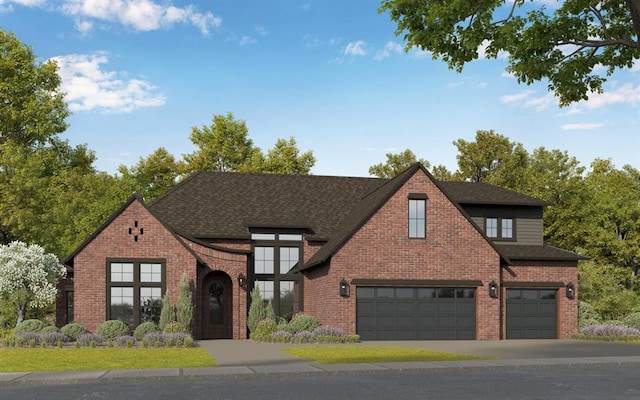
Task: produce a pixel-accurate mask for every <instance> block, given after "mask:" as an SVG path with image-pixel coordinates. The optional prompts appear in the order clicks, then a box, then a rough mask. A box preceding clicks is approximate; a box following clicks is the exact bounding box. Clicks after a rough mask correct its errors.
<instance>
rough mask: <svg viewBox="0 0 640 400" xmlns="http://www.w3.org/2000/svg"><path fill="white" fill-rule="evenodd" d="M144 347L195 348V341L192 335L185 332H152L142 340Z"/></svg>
mask: <svg viewBox="0 0 640 400" xmlns="http://www.w3.org/2000/svg"><path fill="white" fill-rule="evenodd" d="M142 345H143V346H144V347H165V346H166V347H172V346H175V347H193V346H194V341H193V338H192V337H191V335H189V334H186V333H184V332H174V333H165V332H151V333H147V334H146V335H144V337H143V338H142Z"/></svg>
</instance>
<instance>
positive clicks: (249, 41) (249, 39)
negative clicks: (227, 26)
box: [240, 36, 257, 46]
mask: <svg viewBox="0 0 640 400" xmlns="http://www.w3.org/2000/svg"><path fill="white" fill-rule="evenodd" d="M256 42H257V41H256V40H255V39H254V38H252V37H250V36H242V37H241V38H240V46H244V45H247V44H254V43H256Z"/></svg>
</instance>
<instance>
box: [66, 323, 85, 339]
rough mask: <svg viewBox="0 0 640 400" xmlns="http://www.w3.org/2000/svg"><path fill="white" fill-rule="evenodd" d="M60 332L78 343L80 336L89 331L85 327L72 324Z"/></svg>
mask: <svg viewBox="0 0 640 400" xmlns="http://www.w3.org/2000/svg"><path fill="white" fill-rule="evenodd" d="M60 332H62V333H64V334H65V335H67V336H69V338H71V340H73V341H76V340H78V337H79V336H80V335H82V334H85V333H87V330H86V329H85V328H84V326H82V325H80V324H76V323H73V322H71V323H69V324H66V325H65V326H63V327H62V328H60Z"/></svg>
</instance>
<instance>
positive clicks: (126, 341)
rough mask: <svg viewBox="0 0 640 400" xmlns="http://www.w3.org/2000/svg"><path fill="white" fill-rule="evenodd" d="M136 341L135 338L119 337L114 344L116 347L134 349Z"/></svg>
mask: <svg viewBox="0 0 640 400" xmlns="http://www.w3.org/2000/svg"><path fill="white" fill-rule="evenodd" d="M136 341H137V340H136V337H134V336H128V335H127V336H119V337H117V338H116V340H114V344H115V346H116V347H133V346H134V345H135V344H136Z"/></svg>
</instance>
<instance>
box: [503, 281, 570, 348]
mask: <svg viewBox="0 0 640 400" xmlns="http://www.w3.org/2000/svg"><path fill="white" fill-rule="evenodd" d="M556 298H557V290H550V289H507V296H506V302H507V307H506V312H507V318H506V322H507V339H555V338H557V336H558V332H557V300H556Z"/></svg>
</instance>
